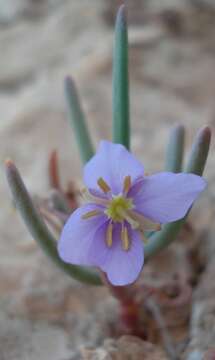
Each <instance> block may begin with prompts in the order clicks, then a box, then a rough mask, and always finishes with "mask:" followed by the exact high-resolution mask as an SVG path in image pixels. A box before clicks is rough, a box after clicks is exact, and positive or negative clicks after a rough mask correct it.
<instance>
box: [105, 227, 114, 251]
mask: <svg viewBox="0 0 215 360" xmlns="http://www.w3.org/2000/svg"><path fill="white" fill-rule="evenodd" d="M106 244H107V246H108V247H111V246H112V244H113V224H112V223H111V222H109V224H108V228H107V232H106Z"/></svg>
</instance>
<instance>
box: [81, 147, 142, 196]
mask: <svg viewBox="0 0 215 360" xmlns="http://www.w3.org/2000/svg"><path fill="white" fill-rule="evenodd" d="M143 173H144V168H143V165H142V164H141V163H140V162H139V161H138V160H137V159H136V158H135V157H134V156H133V155H132V154H131V153H130V152H129V151H128V150H126V148H125V147H124V146H122V145H120V144H113V143H111V142H109V141H105V140H103V141H101V143H100V145H99V149H98V151H97V153H96V155H95V156H93V157H92V159H91V160H90V161H89V162H88V163H87V164H86V165H85V167H84V183H85V185H86V186H87V187H88V188H91V189H97V190H100V189H99V187H98V185H97V180H98V179H99V178H100V177H102V178H103V179H104V180H105V181H106V183H107V184H108V185H109V186H110V187H111V190H112V192H113V193H114V194H118V193H120V192H121V191H122V188H123V181H124V178H125V176H128V175H130V176H131V181H132V182H133V181H134V180H135V179H137V178H138V177H140V176H143Z"/></svg>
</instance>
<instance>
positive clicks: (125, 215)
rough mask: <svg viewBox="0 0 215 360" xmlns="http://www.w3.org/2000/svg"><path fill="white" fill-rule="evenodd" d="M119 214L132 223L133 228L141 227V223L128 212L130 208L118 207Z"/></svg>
mask: <svg viewBox="0 0 215 360" xmlns="http://www.w3.org/2000/svg"><path fill="white" fill-rule="evenodd" d="M117 212H118V214H120V215H121V216H122V218H124V219H125V220H127V222H128V223H129V224H130V225H131V227H132V229H137V228H138V227H139V223H138V222H137V221H135V220H134V219H132V217H131V216H130V215H129V214H128V210H127V211H126V210H124V209H123V208H122V207H120V206H119V207H118V208H117Z"/></svg>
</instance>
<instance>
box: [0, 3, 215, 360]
mask: <svg viewBox="0 0 215 360" xmlns="http://www.w3.org/2000/svg"><path fill="white" fill-rule="evenodd" d="M117 3H120V2H117V1H108V0H90V1H87V0H79V1H78V0H0V49H1V54H0V109H1V119H0V158H1V163H2V164H3V161H4V159H5V158H8V157H10V158H12V159H13V160H14V161H15V163H16V164H17V166H18V168H19V169H20V172H21V173H22V175H23V178H24V180H25V183H26V185H27V187H28V189H29V191H31V193H34V194H45V193H46V191H47V189H48V180H47V176H46V173H47V161H48V154H49V152H50V151H51V150H52V149H55V148H56V149H58V151H59V157H60V164H61V173H62V181H63V182H64V183H65V182H66V181H67V180H68V179H70V178H73V179H77V180H78V179H79V178H80V175H81V165H80V160H79V156H78V152H77V148H76V144H75V141H74V137H73V135H72V132H71V129H70V126H69V124H68V122H67V119H66V111H65V100H64V94H63V79H64V77H65V75H67V74H71V75H73V77H74V78H75V80H76V81H77V85H78V89H79V92H80V95H81V99H82V101H83V107H84V110H85V112H86V115H87V118H88V123H89V127H90V131H91V134H92V138H93V140H94V143H95V145H97V144H98V142H99V140H100V139H101V138H107V139H110V137H111V56H112V40H113V19H114V13H115V11H116V7H117ZM128 8H129V24H130V26H129V36H130V85H131V119H132V150H133V151H134V153H135V154H136V155H137V156H138V157H139V159H141V160H142V161H143V162H144V164H145V168H146V169H147V172H154V171H160V170H162V168H163V163H164V160H163V156H164V151H165V143H166V141H167V137H168V133H169V129H170V127H171V126H172V125H174V124H176V123H178V122H181V123H183V124H184V125H185V126H186V129H187V136H186V149H189V146H190V144H191V142H192V139H193V138H194V135H195V133H196V131H197V129H199V128H200V127H202V126H203V125H205V124H208V125H210V126H211V127H212V130H213V129H214V127H215V41H214V39H215V2H214V1H212V0H211V1H209V0H208V1H204V0H202V1H201V0H198V1H197V0H196V1H194V0H187V1H185V0H172V1H161V2H160V1H158V0H150V1H144V0H142V1H141V0H135V1H130V2H129V1H128ZM205 176H206V177H207V178H208V180H209V187H208V190H207V193H205V194H204V195H203V196H202V198H201V200H200V201H199V202H198V204H197V205H196V207H195V209H194V211H193V215H192V219H194V216H195V214H196V216H197V219H198V221H196V220H195V221H194V222H193V226H194V228H195V229H196V230H199V231H203V230H205V229H206V230H208V226H209V227H210V231H207V236H205V237H204V238H203V241H204V242H205V249H206V253H207V255H206V257H207V260H206V262H207V266H206V270H205V272H204V273H203V275H201V278H200V279H199V283H198V286H197V288H196V290H195V292H194V300H193V307H192V313H191V323H190V324H191V325H190V332H189V336H188V337H187V347H186V351H185V353H184V354H186V355H183V356H184V358H187V359H189V360H200V359H203V356H204V355H203V354H205V352H206V351H207V350H208V349H209V348H212V347H213V346H214V343H215V315H214V314H215V304H214V296H215V286H214V271H215V260H214V256H213V255H214V254H215V245H214V236H213V235H214V224H212V219H213V216H214V213H215V208H214V200H215V199H214V197H215V157H214V141H213V142H212V148H211V153H210V157H209V159H208V164H207V169H206V172H205ZM0 198H1V216H0V231H1V241H0V360H6V359H7V360H34V359H35V360H36V359H41V360H46V359H47V360H48V359H52V360H70V359H73V360H74V359H80V358H81V355H80V347H85V346H93V347H96V346H99V345H101V344H102V343H103V341H104V338H105V334H104V331H103V329H102V327H101V325H100V321H99V319H100V318H101V313H102V311H103V310H102V309H103V303H104V295H105V301H106V303H107V304H106V306H107V307H108V306H109V305H108V304H109V302H110V304H112V302H113V300H111V299H107V297H106V293H105V290H104V289H97V290H95V289H93V288H88V287H84V286H82V285H80V284H78V283H76V282H75V281H72V280H71V279H69V278H67V277H66V276H65V275H64V274H62V273H61V272H60V271H59V270H58V269H56V268H55V267H54V266H53V265H52V264H50V262H49V260H48V259H46V257H45V256H44V255H43V253H42V252H41V251H40V249H39V248H38V247H37V245H36V244H34V242H33V240H32V239H31V237H30V235H29V234H28V232H27V230H26V228H25V226H24V224H23V223H22V221H21V219H20V217H19V215H18V214H17V213H16V212H15V211H14V210H13V208H12V204H11V198H10V194H9V191H8V187H7V184H6V181H5V177H4V173H3V166H2V165H1V176H0ZM86 297H87V301H85V300H84V299H85V298H86ZM111 306H112V305H111ZM102 316H103V315H102ZM104 351H105V350H104ZM195 356H196V357H195ZM103 358H104V359H107V360H108V359H112V357H110V358H109V357H103ZM103 358H102V355H101V357H98V359H103ZM124 358H125V359H126V357H125V356H124V357H122V359H124ZM151 358H152V357H151ZM157 358H161V357H157ZM163 358H165V356H164V357H163ZM182 358H183V357H182ZM86 359H87V357H86ZM89 359H90V357H89ZM93 359H94V358H93ZM95 359H97V358H95ZM117 359H118V358H117ZM119 359H121V358H119ZM132 359H138V357H135V358H132ZM211 359H212V358H211Z"/></svg>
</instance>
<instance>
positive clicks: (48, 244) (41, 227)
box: [6, 160, 102, 285]
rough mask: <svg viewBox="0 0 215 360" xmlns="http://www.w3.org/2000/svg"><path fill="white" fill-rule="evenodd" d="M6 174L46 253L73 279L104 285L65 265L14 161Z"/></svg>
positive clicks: (95, 276) (24, 214)
mask: <svg viewBox="0 0 215 360" xmlns="http://www.w3.org/2000/svg"><path fill="white" fill-rule="evenodd" d="M6 174H7V179H8V183H9V186H10V189H11V192H12V195H13V200H14V202H15V205H16V207H17V209H18V210H19V211H20V214H21V215H22V218H23V220H24V222H25V224H26V226H27V227H28V229H29V231H30V233H31V235H32V237H33V238H34V239H35V240H36V241H37V243H38V244H39V246H40V247H41V248H42V250H43V251H44V253H45V254H46V255H47V256H48V257H49V258H50V259H51V260H52V261H53V262H54V263H55V264H56V265H57V266H58V267H59V268H61V269H62V270H63V271H64V272H65V273H67V274H68V275H70V276H71V277H72V278H74V279H76V280H78V281H80V282H83V283H86V284H90V285H102V282H101V280H100V277H99V276H98V275H97V274H96V273H94V272H91V271H88V270H87V269H85V268H82V267H80V266H75V265H68V264H66V263H64V262H63V261H62V260H61V259H60V257H59V255H58V252H57V247H56V240H55V238H54V237H53V235H52V234H51V233H50V231H49V229H48V228H47V226H46V224H45V222H44V221H43V219H42V217H41V216H40V214H39V212H38V210H37V209H36V207H35V206H34V204H33V202H32V200H31V198H30V196H29V194H28V192H27V190H26V188H25V185H24V183H23V181H22V179H21V177H20V175H19V172H18V170H17V169H16V167H15V165H14V164H13V162H12V161H10V160H8V161H6Z"/></svg>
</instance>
